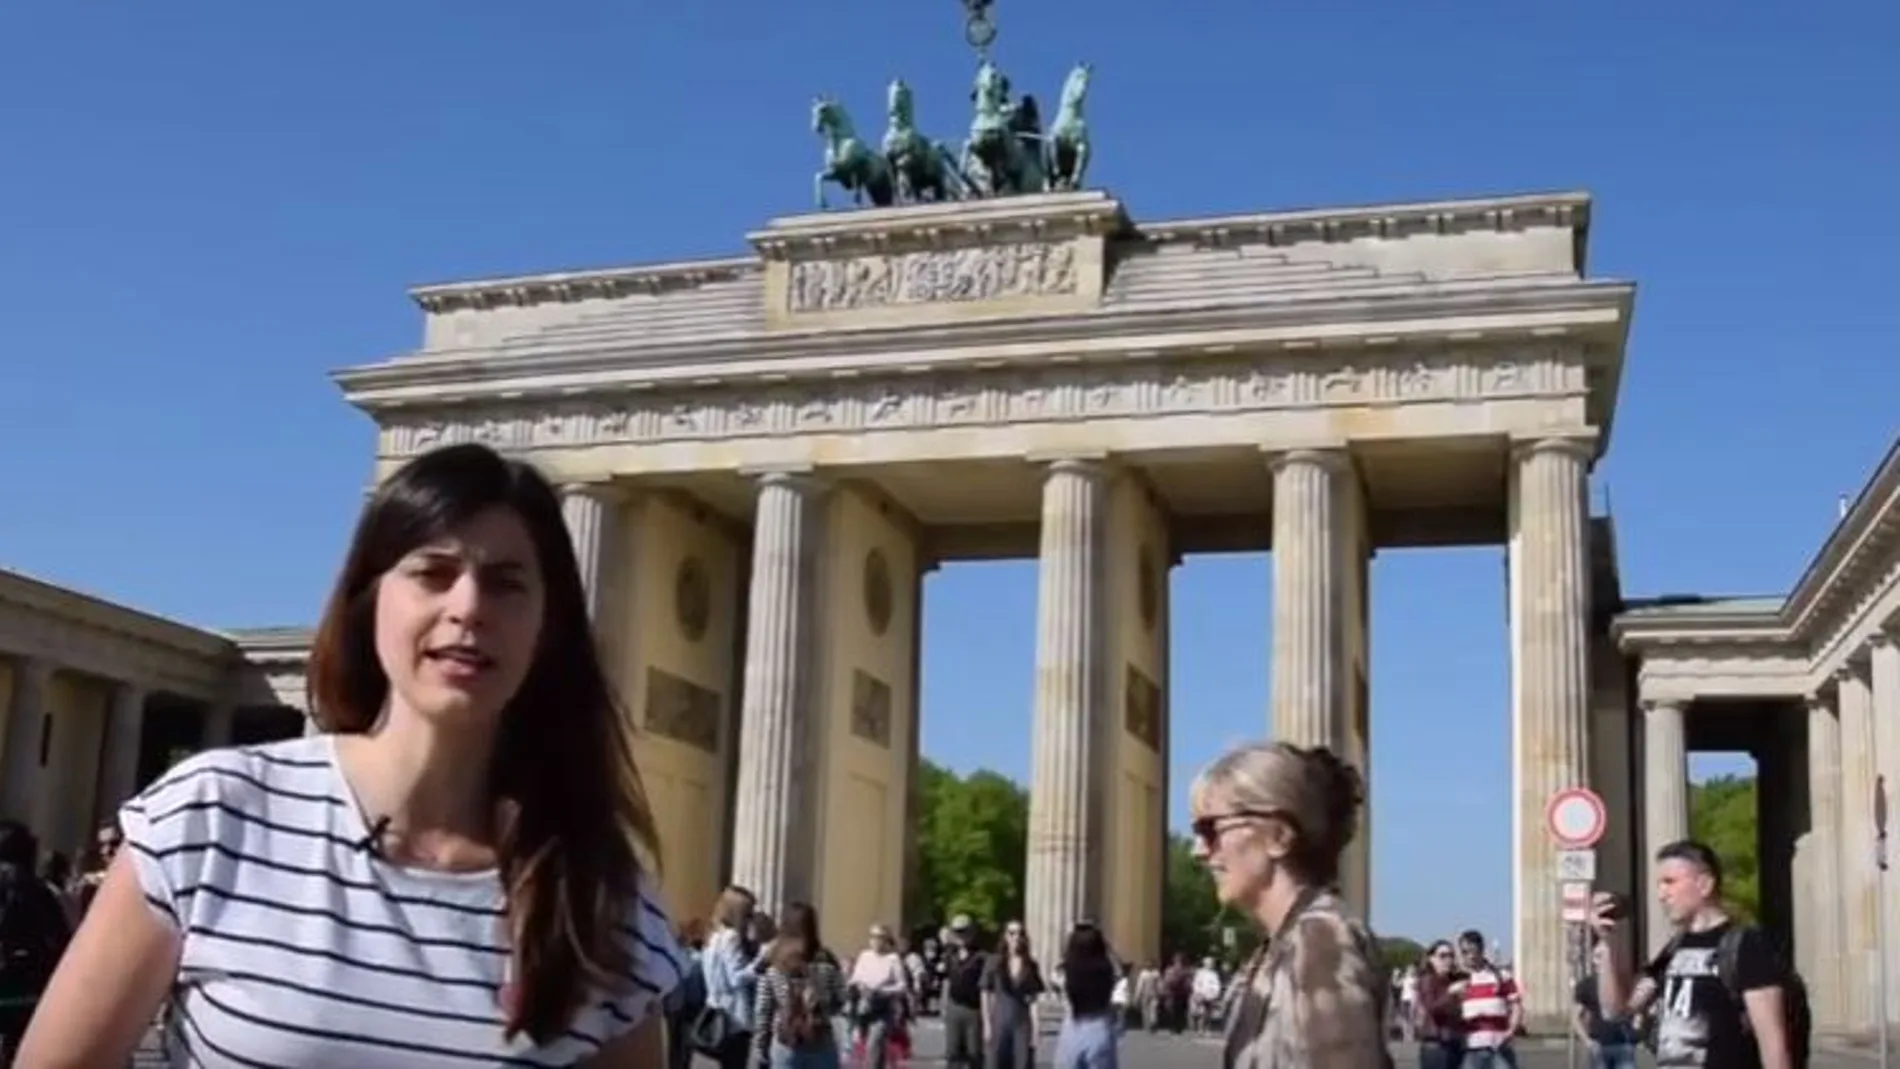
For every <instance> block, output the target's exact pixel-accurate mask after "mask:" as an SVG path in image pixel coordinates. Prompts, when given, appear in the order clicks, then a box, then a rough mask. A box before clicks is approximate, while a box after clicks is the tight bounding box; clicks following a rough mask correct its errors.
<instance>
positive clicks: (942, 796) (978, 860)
mask: <svg viewBox="0 0 1900 1069" xmlns="http://www.w3.org/2000/svg"><path fill="white" fill-rule="evenodd" d="M918 781H919V782H918V790H919V799H918V800H919V802H920V805H919V809H918V827H917V840H918V841H917V879H916V880H915V881H914V882H913V884H912V886H911V900H910V902H909V903H907V907H908V908H907V910H906V912H907V914H908V916H909V918H910V920H911V921H913V922H938V923H941V922H942V921H945V920H948V919H949V918H950V917H952V916H954V915H956V914H958V913H967V914H969V915H970V917H971V919H972V920H974V921H976V922H977V923H978V924H979V925H982V926H984V927H986V928H989V929H990V930H992V931H994V930H995V928H996V926H998V925H1000V924H1002V923H1003V922H1004V921H1006V920H1009V919H1010V918H1012V917H1021V916H1022V915H1023V869H1024V865H1025V864H1026V860H1027V857H1028V853H1029V794H1028V792H1027V791H1025V790H1023V789H1022V788H1021V787H1019V786H1017V785H1016V784H1015V783H1012V782H1011V781H1010V780H1009V779H1007V778H1006V777H1004V776H1001V775H998V774H997V773H995V772H989V771H979V772H972V773H971V774H970V775H968V776H958V775H957V774H956V773H954V772H951V771H950V770H949V769H946V768H943V767H942V766H940V765H935V764H932V763H931V762H929V761H923V762H919V766H918Z"/></svg>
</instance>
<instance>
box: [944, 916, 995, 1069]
mask: <svg viewBox="0 0 1900 1069" xmlns="http://www.w3.org/2000/svg"><path fill="white" fill-rule="evenodd" d="M976 942H977V933H976V924H975V923H974V922H973V921H971V920H970V918H969V917H967V916H964V915H963V914H961V913H959V914H957V915H956V917H954V918H952V919H951V921H950V929H949V931H948V932H946V933H945V938H944V958H943V967H944V983H943V1060H944V1064H945V1065H949V1066H955V1067H960V1069H983V973H984V971H985V970H986V969H987V968H988V964H989V962H988V960H987V958H985V956H984V955H983V953H982V951H980V950H979V949H978V948H977V945H976Z"/></svg>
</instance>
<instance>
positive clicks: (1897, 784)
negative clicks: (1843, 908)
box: [1862, 633, 1900, 1032]
mask: <svg viewBox="0 0 1900 1069" xmlns="http://www.w3.org/2000/svg"><path fill="white" fill-rule="evenodd" d="M1867 657H1868V665H1867V675H1868V683H1869V685H1870V687H1871V695H1870V696H1871V698H1872V699H1873V722H1874V755H1875V757H1874V761H1875V768H1874V774H1875V775H1877V776H1880V777H1881V778H1883V779H1884V780H1885V782H1886V789H1887V803H1888V806H1889V811H1890V812H1891V808H1892V806H1893V803H1894V795H1895V792H1896V791H1900V646H1896V645H1895V644H1894V640H1893V638H1892V637H1891V636H1889V635H1886V634H1884V633H1877V634H1875V635H1873V636H1872V637H1870V638H1869V639H1868V640H1867ZM1862 804H1865V805H1869V806H1871V805H1872V802H1871V801H1867V802H1863V803H1862ZM1888 827H1889V829H1890V830H1891V828H1892V824H1891V822H1890V823H1889V825H1888ZM1888 842H1889V847H1888V857H1889V864H1891V859H1892V854H1893V850H1892V846H1891V843H1892V839H1891V838H1889V840H1888ZM1876 878H1877V879H1878V880H1879V881H1880V884H1879V887H1878V888H1877V897H1878V900H1879V902H1880V908H1882V909H1884V910H1886V911H1887V916H1886V925H1887V947H1886V954H1887V1005H1886V1008H1885V1015H1884V1017H1883V1018H1882V1019H1883V1020H1884V1021H1885V1022H1886V1027H1887V1029H1888V1031H1889V1032H1894V1031H1896V1030H1900V935H1897V934H1896V933H1900V893H1896V887H1895V883H1894V879H1893V873H1892V872H1891V871H1888V872H1886V873H1878V872H1877V873H1876Z"/></svg>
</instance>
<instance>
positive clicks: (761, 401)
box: [382, 349, 1587, 457]
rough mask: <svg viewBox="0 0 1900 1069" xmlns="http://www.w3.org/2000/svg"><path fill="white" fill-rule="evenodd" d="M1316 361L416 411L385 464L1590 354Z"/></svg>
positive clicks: (967, 422) (1084, 410) (1231, 399)
mask: <svg viewBox="0 0 1900 1069" xmlns="http://www.w3.org/2000/svg"><path fill="white" fill-rule="evenodd" d="M1316 363H1321V362H1320V361H1318V360H1316V359H1315V358H1314V357H1312V356H1310V355H1308V354H1304V353H1297V352H1296V353H1286V354H1281V355H1276V356H1267V357H1228V358H1214V357H1209V358H1203V359H1199V360H1182V359H1155V360H1152V361H1145V362H1129V363H1125V364H1119V365H1116V366H1114V367H1102V366H1094V367H1091V366H1088V365H1064V366H1056V367H1043V368H1034V369H1027V370H1024V369H970V370H955V371H950V370H946V371H940V372H935V373H911V374H905V375H902V376H889V377H873V376H865V377H863V378H860V379H854V380H850V381H830V382H822V383H814V384H811V385H809V386H807V385H800V384H797V383H776V384H759V385H753V386H750V387H748V386H746V385H743V384H740V385H701V386H691V387H681V388H679V389H672V390H664V391H663V390H658V389H650V390H644V391H640V392H637V393H634V392H629V393H626V394H623V395H621V396H619V397H615V396H613V395H612V394H610V393H605V392H603V393H600V394H595V395H593V396H589V397H581V398H573V399H565V400H522V401H519V402H501V403H497V404H492V405H483V406H481V407H480V408H475V407H473V406H470V407H465V408H461V409H455V410H446V411H445V410H443V409H435V410H430V409H426V408H414V409H411V408H404V409H401V410H398V411H394V412H391V413H389V414H388V415H387V416H386V417H385V423H384V427H383V439H382V454H383V455H384V456H387V457H400V456H410V455H413V454H416V453H420V452H424V451H426V450H428V449H432V448H435V447H437V446H440V445H447V444H450V443H453V442H462V441H473V442H481V443H484V444H486V445H490V446H493V447H495V448H497V449H502V450H509V451H521V450H532V449H559V448H568V447H574V446H591V445H613V444H640V443H648V442H669V441H707V440H718V439H734V438H753V437H783V436H788V435H792V436H795V435H801V434H855V433H864V432H874V431H879V430H915V429H928V428H935V427H968V426H1000V425H1007V424H1018V423H1041V422H1057V421H1069V420H1085V419H1127V418H1141V417H1150V416H1152V417H1163V416H1174V415H1224V414H1233V413H1248V412H1264V411H1272V410H1276V409H1311V408H1325V407H1329V406H1343V405H1374V406H1376V405H1384V404H1393V405H1397V404H1417V403H1421V402H1426V403H1429V402H1434V401H1483V400H1503V399H1509V398H1515V397H1548V396H1552V395H1576V394H1581V393H1583V392H1584V391H1585V390H1586V389H1587V382H1586V381H1585V376H1586V369H1585V367H1584V365H1583V363H1582V362H1581V360H1580V358H1579V355H1578V354H1576V353H1574V352H1571V351H1566V350H1563V349H1552V350H1550V351H1548V352H1545V353H1539V352H1517V353H1513V355H1512V356H1511V357H1510V358H1508V359H1501V360H1500V359H1487V358H1482V357H1480V358H1475V359H1474V358H1473V357H1472V356H1471V355H1470V354H1469V353H1462V354H1461V353H1455V352H1446V353H1436V352H1422V353H1403V352H1394V353H1392V354H1390V355H1383V356H1380V357H1377V358H1372V357H1357V358H1355V359H1354V361H1353V362H1352V363H1351V364H1349V365H1345V366H1341V365H1339V364H1336V363H1332V362H1330V361H1326V362H1324V364H1323V366H1317V367H1316V366H1315V364H1316Z"/></svg>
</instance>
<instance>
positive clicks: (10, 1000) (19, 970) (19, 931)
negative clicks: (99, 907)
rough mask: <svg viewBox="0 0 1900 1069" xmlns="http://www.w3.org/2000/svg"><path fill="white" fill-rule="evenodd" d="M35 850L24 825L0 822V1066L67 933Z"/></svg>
mask: <svg viewBox="0 0 1900 1069" xmlns="http://www.w3.org/2000/svg"><path fill="white" fill-rule="evenodd" d="M39 851H40V844H39V840H38V839H37V838H35V837H34V835H33V832H32V831H31V830H30V829H29V828H27V826H26V825H24V824H22V823H20V822H19V821H17V820H5V821H0V1065H8V1064H11V1063H10V1062H8V1060H7V1055H8V1054H10V1053H11V1052H12V1051H13V1049H14V1047H15V1046H17V1045H18V1044H19V1042H20V1036H21V1034H22V1033H24V1032H25V1031H26V1025H27V1021H29V1020H31V1019H32V1017H33V1008H34V1006H36V1005H38V1004H39V1001H40V996H41V995H42V993H43V992H44V991H45V990H46V982H47V980H48V978H50V977H51V976H52V975H53V967H54V966H55V965H57V964H58V963H59V956H60V954H61V953H62V952H64V951H65V949H66V940H67V939H68V938H69V937H70V936H71V935H72V927H71V926H70V925H69V924H68V922H67V917H66V910H65V909H64V908H63V907H62V905H61V904H60V901H59V896H58V895H56V894H55V893H54V892H53V889H52V888H51V887H50V886H48V885H47V883H46V881H45V880H43V879H41V878H40V875H39V873H38V872H37V871H35V869H34V863H35V862H36V861H37V860H38V856H37V855H38V854H39Z"/></svg>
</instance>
